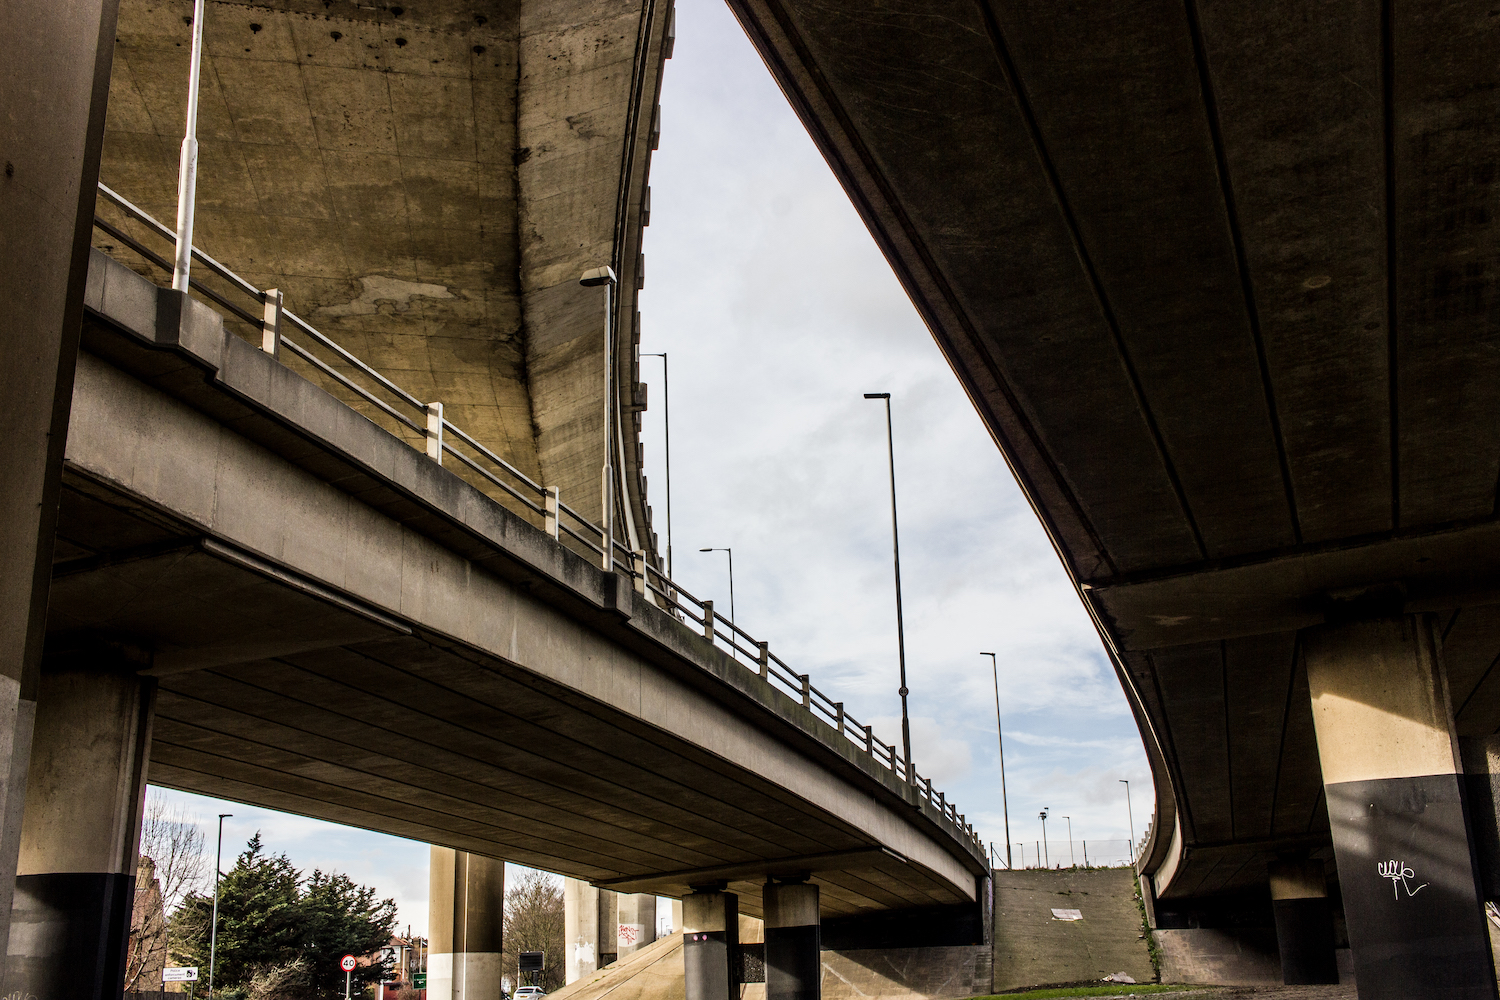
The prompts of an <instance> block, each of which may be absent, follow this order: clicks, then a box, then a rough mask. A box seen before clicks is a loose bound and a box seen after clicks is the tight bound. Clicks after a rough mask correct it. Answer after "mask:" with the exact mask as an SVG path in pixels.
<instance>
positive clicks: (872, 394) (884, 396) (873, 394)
mask: <svg viewBox="0 0 1500 1000" xmlns="http://www.w3.org/2000/svg"><path fill="white" fill-rule="evenodd" d="M865 398H866V399H890V398H891V394H890V393H888V392H867V393H865Z"/></svg>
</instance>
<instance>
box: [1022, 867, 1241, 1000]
mask: <svg viewBox="0 0 1500 1000" xmlns="http://www.w3.org/2000/svg"><path fill="white" fill-rule="evenodd" d="M1054 908H1056V909H1063V910H1078V911H1079V912H1080V913H1082V914H1083V919H1082V920H1058V919H1056V918H1054V917H1053V915H1052V910H1053V909H1054ZM1115 972H1127V973H1129V974H1130V976H1131V978H1132V979H1134V980H1135V981H1136V982H1138V983H1149V982H1153V981H1154V980H1155V978H1156V970H1155V969H1153V968H1152V966H1151V950H1150V948H1149V947H1148V945H1147V943H1146V941H1145V939H1144V938H1143V937H1142V929H1141V911H1140V904H1139V903H1138V902H1137V900H1136V895H1135V877H1134V872H1132V871H1130V870H1129V869H1117V868H1105V869H1094V870H1081V871H1071V870H1067V869H1064V870H1062V871H1048V870H1046V869H1026V870H1020V871H1006V870H1005V869H1003V868H1002V869H998V870H996V871H995V989H996V990H1013V989H1019V988H1021V987H1025V986H1043V985H1046V984H1048V983H1074V982H1082V981H1085V980H1096V979H1103V978H1104V977H1105V976H1107V975H1110V974H1112V973H1115ZM1178 981H1180V980H1178ZM1187 981H1189V982H1194V981H1196V980H1187ZM1206 981H1208V982H1217V981H1218V980H1206Z"/></svg>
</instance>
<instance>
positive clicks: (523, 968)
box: [518, 951, 547, 972]
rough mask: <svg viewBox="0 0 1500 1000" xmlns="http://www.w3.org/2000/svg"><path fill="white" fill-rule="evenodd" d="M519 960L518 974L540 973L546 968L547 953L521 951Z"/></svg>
mask: <svg viewBox="0 0 1500 1000" xmlns="http://www.w3.org/2000/svg"><path fill="white" fill-rule="evenodd" d="M520 958H521V961H520V963H519V965H520V969H519V970H518V971H520V972H541V971H542V970H543V969H545V968H546V959H547V953H546V952H544V951H523V952H521V956H520Z"/></svg>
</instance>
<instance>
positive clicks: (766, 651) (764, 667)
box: [756, 642, 771, 680]
mask: <svg viewBox="0 0 1500 1000" xmlns="http://www.w3.org/2000/svg"><path fill="white" fill-rule="evenodd" d="M756 645H758V646H760V656H759V658H758V659H759V662H760V679H761V680H769V679H770V677H771V644H770V643H769V642H760V643H756Z"/></svg>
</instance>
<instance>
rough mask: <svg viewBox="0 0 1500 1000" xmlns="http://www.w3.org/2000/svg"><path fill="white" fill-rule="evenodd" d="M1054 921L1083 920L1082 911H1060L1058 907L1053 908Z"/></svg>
mask: <svg viewBox="0 0 1500 1000" xmlns="http://www.w3.org/2000/svg"><path fill="white" fill-rule="evenodd" d="M1052 919H1053V920H1082V919H1083V913H1082V912H1081V911H1079V910H1059V909H1058V908H1057V907H1055V906H1054V907H1053V908H1052Z"/></svg>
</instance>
